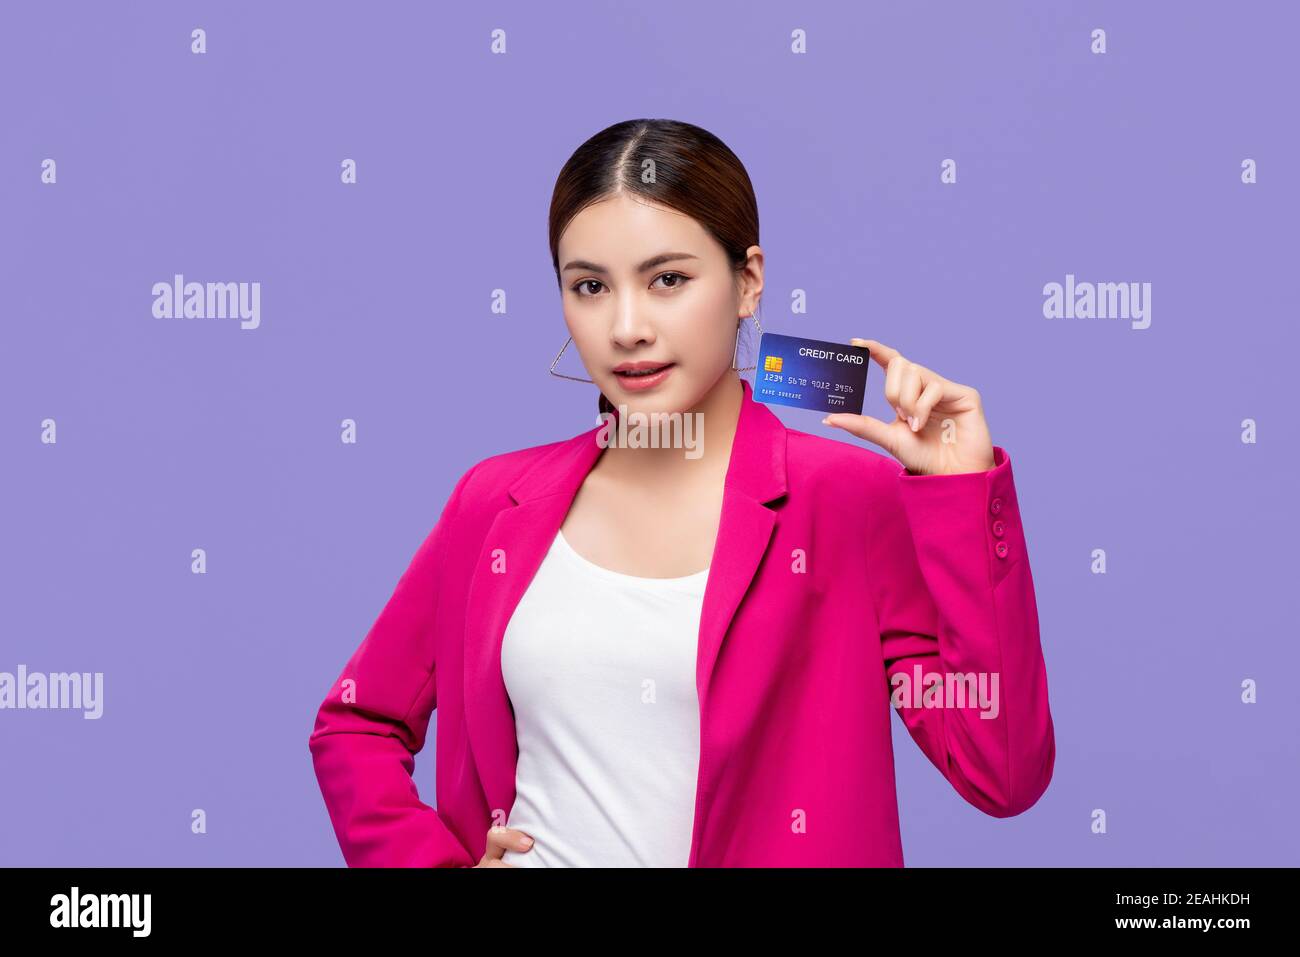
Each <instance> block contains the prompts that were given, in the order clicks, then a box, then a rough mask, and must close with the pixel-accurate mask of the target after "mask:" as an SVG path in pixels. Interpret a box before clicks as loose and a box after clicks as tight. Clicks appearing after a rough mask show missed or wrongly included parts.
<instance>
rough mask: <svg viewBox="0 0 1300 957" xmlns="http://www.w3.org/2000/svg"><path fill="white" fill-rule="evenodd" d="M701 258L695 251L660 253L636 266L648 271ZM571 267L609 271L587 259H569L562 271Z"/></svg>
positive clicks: (602, 271)
mask: <svg viewBox="0 0 1300 957" xmlns="http://www.w3.org/2000/svg"><path fill="white" fill-rule="evenodd" d="M699 258H700V257H699V256H696V255H694V254H693V253H660V254H659V255H658V256H651V257H650V258H649V259H647V260H646V261H645V262H643V263H641V265H639V266H637V267H636V271H637V272H646V271H647V270H650V269H654V268H655V267H656V266H662V265H663V264H664V263H667V262H674V261H676V260H679V259H699ZM570 269H581V270H583V271H584V272H597V273H601V274H602V275H606V274H608V273H609V270H608V269H606V268H605V267H604V266H598V265H597V264H596V263H593V262H588V261H587V260H585V259H571V260H569V262H567V263H566V264H565V266H564V268H563V269H561V270H560V272H568V271H569V270H570Z"/></svg>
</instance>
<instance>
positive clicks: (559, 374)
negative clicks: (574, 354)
mask: <svg viewBox="0 0 1300 957" xmlns="http://www.w3.org/2000/svg"><path fill="white" fill-rule="evenodd" d="M572 341H573V336H569V338H568V339H566V340H565V342H564V345H562V346H560V351H559V352H557V353H556V354H555V361H554V362H552V363H551V368H550V370H549V371H550V373H551V375H553V376H555V377H556V378H559V379H572V380H573V381H574V382H591V383H592V384H595V383H594V380H592V379H582V378H579V377H578V376H576V375H565V374H564V373H563V372H556V371H555V367H556V366H557V365H559V364H560V356H562V355H564V350H565V349H567V348H569V343H570V342H572Z"/></svg>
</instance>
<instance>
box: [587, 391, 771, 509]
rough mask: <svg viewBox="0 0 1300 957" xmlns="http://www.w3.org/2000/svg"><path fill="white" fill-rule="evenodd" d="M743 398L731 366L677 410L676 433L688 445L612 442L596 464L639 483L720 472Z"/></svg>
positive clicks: (723, 470)
mask: <svg viewBox="0 0 1300 957" xmlns="http://www.w3.org/2000/svg"><path fill="white" fill-rule="evenodd" d="M744 397H745V392H744V388H743V387H742V386H741V383H740V378H739V376H737V375H736V373H735V370H729V371H728V372H726V373H725V374H724V375H723V376H722V377H721V378H719V379H718V381H717V383H716V384H715V385H714V386H713V388H712V389H710V390H709V391H708V392H707V393H705V395H704V397H703V398H702V399H700V401H699V402H698V403H696V404H695V405H694V406H692V407H691V408H689V409H683V410H681V418H682V425H683V427H684V428H683V433H681V434H687V435H690V436H691V438H692V441H693V446H694V447H693V448H682V447H681V445H680V444H677V443H675V444H676V447H665V446H664V445H662V444H661V447H659V448H632V447H628V446H624V445H616V444H614V443H613V441H611V443H610V446H609V447H608V448H606V449H605V451H604V452H603V453H602V454H601V457H600V461H599V462H598V463H597V466H596V467H597V468H598V469H600V471H601V472H603V473H604V474H605V475H606V476H608V477H609V478H611V479H614V480H617V481H629V482H636V483H639V484H640V483H643V484H652V483H654V484H657V483H659V482H675V481H679V480H681V479H683V478H686V477H702V476H705V475H711V474H712V475H717V476H725V475H726V472H727V466H728V464H729V463H730V461H731V446H732V443H733V442H734V441H735V437H736V423H737V422H738V420H739V418H740V403H741V401H742V400H743V399H744ZM688 417H689V418H690V420H691V421H690V422H689V423H688V422H687V418H688ZM647 418H648V419H653V416H647ZM634 423H635V420H632V421H630V422H629V423H628V427H629V428H630V427H631V426H632V425H633V424H634ZM697 424H698V427H695V426H696V425H697ZM647 425H648V426H649V427H653V426H652V425H651V424H650V423H647ZM617 428H618V423H617V422H611V423H610V429H611V431H613V430H615V429H617Z"/></svg>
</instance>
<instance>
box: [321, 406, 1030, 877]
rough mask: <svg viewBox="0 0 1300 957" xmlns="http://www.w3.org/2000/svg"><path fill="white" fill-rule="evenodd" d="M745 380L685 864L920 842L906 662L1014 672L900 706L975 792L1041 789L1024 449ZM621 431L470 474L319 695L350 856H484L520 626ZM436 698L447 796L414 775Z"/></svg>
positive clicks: (917, 733) (400, 860)
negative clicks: (977, 698)
mask: <svg viewBox="0 0 1300 957" xmlns="http://www.w3.org/2000/svg"><path fill="white" fill-rule="evenodd" d="M744 391H745V397H744V401H743V402H742V406H741V412H740V417H739V420H738V423H737V431H736V437H735V441H734V443H733V446H732V451H731V459H730V464H729V466H728V469H727V476H726V483H725V489H724V494H723V502H722V515H721V524H720V527H719V529H718V538H717V543H716V548H715V551H714V554H713V560H712V564H711V566H710V571H709V575H708V580H707V585H706V589H705V594H704V605H703V609H702V614H701V622H700V636H699V657H698V667H697V670H696V686H697V691H698V694H699V701H700V762H699V776H698V779H697V784H696V796H695V819H694V827H693V831H692V835H691V851H690V860H689V864H688V866H691V867H735V866H902V864H903V851H902V843H901V840H900V835H899V827H898V805H897V798H896V794H895V786H894V755H893V750H892V746H891V740H890V725H889V722H890V717H889V715H890V711H891V707H894V704H895V703H891V693H892V692H893V690H894V688H895V687H896V686H895V685H894V684H892V683H891V679H893V677H894V676H895V675H903V676H905V677H907V678H909V679H915V678H918V677H921V676H922V675H924V674H929V673H931V672H939V673H941V675H942V674H956V673H963V674H970V673H981V672H983V673H986V674H992V673H996V674H997V675H998V679H997V680H998V684H997V686H996V687H997V689H998V691H999V699H1000V700H999V705H998V707H997V709H996V716H993V717H989V716H987V715H990V714H992V713H993V711H994V709H992V708H989V707H983V708H981V707H978V706H976V705H975V704H974V703H969V704H968V705H967V706H966V707H926V706H925V703H924V702H925V700H926V699H924V698H922V697H920V692H919V691H917V690H915V687H913V688H912V689H911V690H908V689H905V688H900V693H902V692H905V697H904V699H903V700H900V701H898V702H896V704H897V707H896V708H895V710H897V711H898V714H899V715H900V717H901V718H902V720H903V721H904V722H905V724H906V726H907V729H908V731H909V732H910V734H911V736H912V738H913V740H915V741H916V743H917V744H918V745H919V746H920V748H921V750H922V751H924V752H925V754H926V756H927V757H928V758H929V759H930V760H931V761H932V762H933V763H934V765H935V767H937V768H938V769H939V772H940V773H941V774H943V776H944V777H945V778H947V779H948V781H949V783H951V784H952V786H953V788H954V789H955V790H956V791H957V793H958V794H960V795H961V796H962V797H963V798H964V799H965V800H966V801H968V802H970V803H971V804H972V805H974V806H975V807H977V808H979V809H980V810H982V811H984V812H985V813H986V814H990V815H993V816H994V817H1010V816H1012V815H1015V814H1019V813H1020V812H1022V811H1024V810H1025V809H1026V808H1028V807H1030V806H1032V805H1033V804H1034V802H1035V801H1037V800H1038V797H1039V796H1040V795H1041V794H1042V793H1043V791H1044V790H1045V789H1046V788H1047V784H1048V782H1049V780H1050V779H1051V776H1052V766H1053V763H1054V759H1055V754H1056V747H1055V737H1054V733H1053V727H1052V718H1051V713H1050V711H1049V709H1048V700H1047V677H1046V672H1045V669H1044V666H1043V656H1042V650H1041V647H1040V645H1039V636H1038V612H1037V607H1036V605H1035V600H1034V586H1033V580H1032V577H1031V575H1030V570H1029V555H1028V553H1027V551H1026V548H1025V537H1024V532H1023V529H1022V527H1021V520H1020V511H1019V508H1018V507H1017V503H1016V490H1015V485H1014V482H1013V480H1012V475H1011V460H1010V458H1009V457H1008V456H1007V453H1006V451H1005V450H1004V449H1002V448H1001V447H996V448H995V450H994V459H995V463H996V464H995V467H994V468H992V469H991V470H989V471H987V472H976V473H968V474H962V475H911V474H909V473H907V472H906V470H905V469H904V468H903V467H902V466H901V465H900V464H899V463H898V462H897V461H896V460H894V459H893V458H890V457H888V456H885V455H883V454H881V453H877V452H875V451H872V450H871V449H869V448H866V447H865V446H861V445H856V444H852V443H849V442H841V441H838V440H835V439H830V438H824V437H820V436H814V435H810V434H808V433H805V432H800V431H797V430H795V429H788V428H786V427H785V425H784V424H782V422H781V420H780V419H778V418H777V417H776V416H775V415H774V414H773V413H772V412H771V411H770V410H769V409H768V408H767V407H766V406H764V405H762V404H761V403H758V402H755V401H753V398H752V392H751V389H750V386H749V383H747V382H745V383H744ZM598 431H599V427H596V428H593V429H591V430H590V431H587V432H584V433H582V434H580V435H576V436H574V437H573V438H571V439H567V440H564V441H559V442H553V443H550V444H547V445H540V446H535V447H533V448H527V449H522V450H518V451H514V452H509V453H504V454H501V455H495V456H492V457H490V458H488V459H485V460H484V461H482V462H480V463H478V464H477V465H475V466H474V467H473V468H471V469H470V470H469V471H468V472H466V473H465V474H464V475H463V476H461V478H460V480H459V481H458V482H457V483H456V487H455V489H454V490H453V492H452V494H451V497H450V499H449V500H448V502H447V504H446V506H445V508H444V509H443V511H442V515H441V517H440V518H439V520H438V522H437V524H436V526H435V527H434V528H433V530H432V531H431V532H430V533H429V535H428V537H427V538H426V539H425V540H424V542H423V544H421V546H420V547H419V549H418V551H417V552H416V553H415V556H414V558H413V559H412V561H411V563H410V566H409V567H408V568H407V570H406V571H405V573H404V574H403V575H402V577H401V579H400V580H399V581H398V583H397V586H396V589H395V591H394V592H393V594H392V597H391V598H390V599H389V600H388V602H387V604H386V605H385V606H384V608H383V610H382V611H381V613H380V614H379V617H378V619H377V620H376V621H375V623H374V625H373V626H372V628H371V629H370V631H369V633H368V634H367V635H366V637H365V639H364V640H363V641H362V642H361V644H360V646H359V647H358V648H357V649H356V651H355V653H354V654H353V655H352V657H351V659H350V660H349V661H348V662H347V664H346V666H345V667H344V668H343V671H342V673H341V674H340V675H339V678H338V680H337V681H336V682H335V683H334V686H333V687H332V688H331V689H330V691H329V694H328V695H327V696H326V698H325V700H324V701H323V703H322V704H321V706H320V709H319V711H318V713H317V715H316V720H315V726H314V728H313V730H312V733H311V736H310V739H309V748H310V750H311V755H312V759H313V762H314V766H315V771H316V777H317V780H318V781H319V783H320V789H321V794H322V795H323V797H324V800H325V805H326V807H327V809H328V811H329V816H330V820H331V822H332V824H333V827H334V832H335V834H336V835H337V837H338V841H339V845H340V847H341V848H342V851H343V857H344V859H345V860H346V862H347V863H348V865H349V866H407V867H452V866H460V867H470V866H472V865H474V864H475V863H477V862H478V860H479V858H480V857H481V856H482V855H483V853H484V848H485V845H486V840H487V830H488V828H489V827H491V826H492V825H494V824H504V823H505V821H506V819H507V817H508V815H509V813H510V808H511V805H512V804H513V802H514V799H515V761H516V757H517V753H518V748H517V743H516V740H515V732H514V716H513V711H512V706H511V703H510V700H509V698H508V696H507V694H506V689H505V685H504V682H503V680H502V676H501V640H502V635H503V633H504V631H505V628H506V624H507V622H508V621H509V619H510V616H511V613H512V612H513V611H514V609H515V606H516V604H517V603H518V602H519V600H520V598H521V596H522V595H523V594H524V590H525V589H526V588H527V586H528V583H529V581H530V580H531V579H532V577H533V574H534V573H535V572H536V570H537V568H538V566H539V565H540V564H541V561H542V558H543V556H544V555H545V554H546V551H547V548H548V546H549V545H550V544H551V541H552V539H553V538H554V537H555V534H556V531H557V530H558V529H559V527H560V525H561V523H562V522H563V520H564V517H565V515H566V514H567V512H568V510H569V506H570V504H571V503H572V501H573V498H574V496H575V494H576V493H577V490H578V487H579V486H580V485H581V483H582V480H583V478H584V477H585V476H586V474H587V473H588V471H589V470H590V469H591V467H592V466H593V464H594V463H595V461H596V459H597V457H598V455H599V453H600V447H599V446H598V445H597V443H596V434H597V432H598ZM610 624H611V627H617V624H616V623H614V622H611V623H610ZM941 675H940V676H941ZM899 680H901V679H899ZM915 684H920V685H924V681H921V682H915ZM993 687H994V685H992V684H991V683H986V688H987V689H992V688H993ZM938 692H939V693H938V694H937V695H936V693H935V692H932V693H931V697H932V698H933V697H936V696H937V697H938V698H939V700H940V701H941V702H942V693H941V692H942V688H940V689H938ZM435 707H436V708H437V709H438V721H437V723H436V741H435V760H436V769H435V770H436V788H435V791H436V805H437V807H436V810H435V808H433V807H430V806H429V805H427V804H425V803H423V802H422V801H421V800H420V797H419V795H418V793H417V791H416V788H415V786H414V784H413V782H412V778H411V774H412V771H413V770H414V760H415V755H416V754H417V753H418V752H419V751H420V750H421V748H422V747H423V746H424V743H425V736H426V733H427V730H428V725H429V721H430V718H431V715H432V712H433V710H434V708H435ZM846 826H847V827H848V829H846Z"/></svg>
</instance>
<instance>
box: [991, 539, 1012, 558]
mask: <svg viewBox="0 0 1300 957" xmlns="http://www.w3.org/2000/svg"><path fill="white" fill-rule="evenodd" d="M993 550H994V551H995V552H997V553H998V558H1006V557H1007V552H1009V551H1011V549H1010V548H1009V547H1008V546H1007V543H1006V542H998V543H997V545H996V546H995V547H994V549H993Z"/></svg>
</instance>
